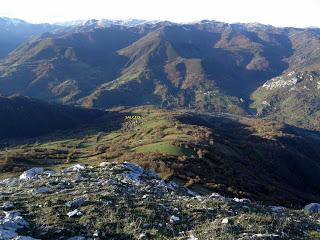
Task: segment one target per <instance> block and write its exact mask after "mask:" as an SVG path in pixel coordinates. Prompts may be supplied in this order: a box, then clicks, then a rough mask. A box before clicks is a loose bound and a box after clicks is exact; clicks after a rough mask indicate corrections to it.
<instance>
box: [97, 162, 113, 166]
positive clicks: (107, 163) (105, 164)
mask: <svg viewBox="0 0 320 240" xmlns="http://www.w3.org/2000/svg"><path fill="white" fill-rule="evenodd" d="M109 165H111V163H110V162H102V163H100V164H99V167H106V166H109Z"/></svg>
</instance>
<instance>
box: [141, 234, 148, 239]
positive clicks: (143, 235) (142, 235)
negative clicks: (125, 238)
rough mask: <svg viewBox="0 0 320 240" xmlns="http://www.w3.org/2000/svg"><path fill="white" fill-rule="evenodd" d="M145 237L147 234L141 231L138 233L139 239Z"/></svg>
mask: <svg viewBox="0 0 320 240" xmlns="http://www.w3.org/2000/svg"><path fill="white" fill-rule="evenodd" d="M146 238H147V234H145V233H141V234H140V235H139V239H146Z"/></svg>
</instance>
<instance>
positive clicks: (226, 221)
mask: <svg viewBox="0 0 320 240" xmlns="http://www.w3.org/2000/svg"><path fill="white" fill-rule="evenodd" d="M221 223H222V224H228V223H229V219H228V218H224V219H222V221H221Z"/></svg>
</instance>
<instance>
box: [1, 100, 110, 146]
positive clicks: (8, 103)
mask: <svg viewBox="0 0 320 240" xmlns="http://www.w3.org/2000/svg"><path fill="white" fill-rule="evenodd" d="M103 115H104V112H101V111H97V110H88V109H82V108H74V107H71V106H62V105H58V104H48V103H45V102H41V101H38V100H33V99H30V98H25V97H11V98H4V97H0V116H1V119H0V133H1V134H0V139H1V140H2V139H6V138H27V137H35V136H39V135H43V134H48V133H52V132H54V131H57V130H64V129H69V128H74V127H76V126H79V125H80V124H84V123H90V122H93V121H94V120H95V119H97V118H98V117H101V116H103Z"/></svg>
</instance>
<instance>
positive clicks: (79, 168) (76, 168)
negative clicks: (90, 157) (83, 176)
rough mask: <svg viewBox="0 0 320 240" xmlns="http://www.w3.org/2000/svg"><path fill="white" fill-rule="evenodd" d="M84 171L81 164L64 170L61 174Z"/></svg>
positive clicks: (84, 167)
mask: <svg viewBox="0 0 320 240" xmlns="http://www.w3.org/2000/svg"><path fill="white" fill-rule="evenodd" d="M84 169H86V166H84V165H82V164H76V165H74V166H71V167H68V168H66V169H64V170H63V172H79V171H82V170H84Z"/></svg>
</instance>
